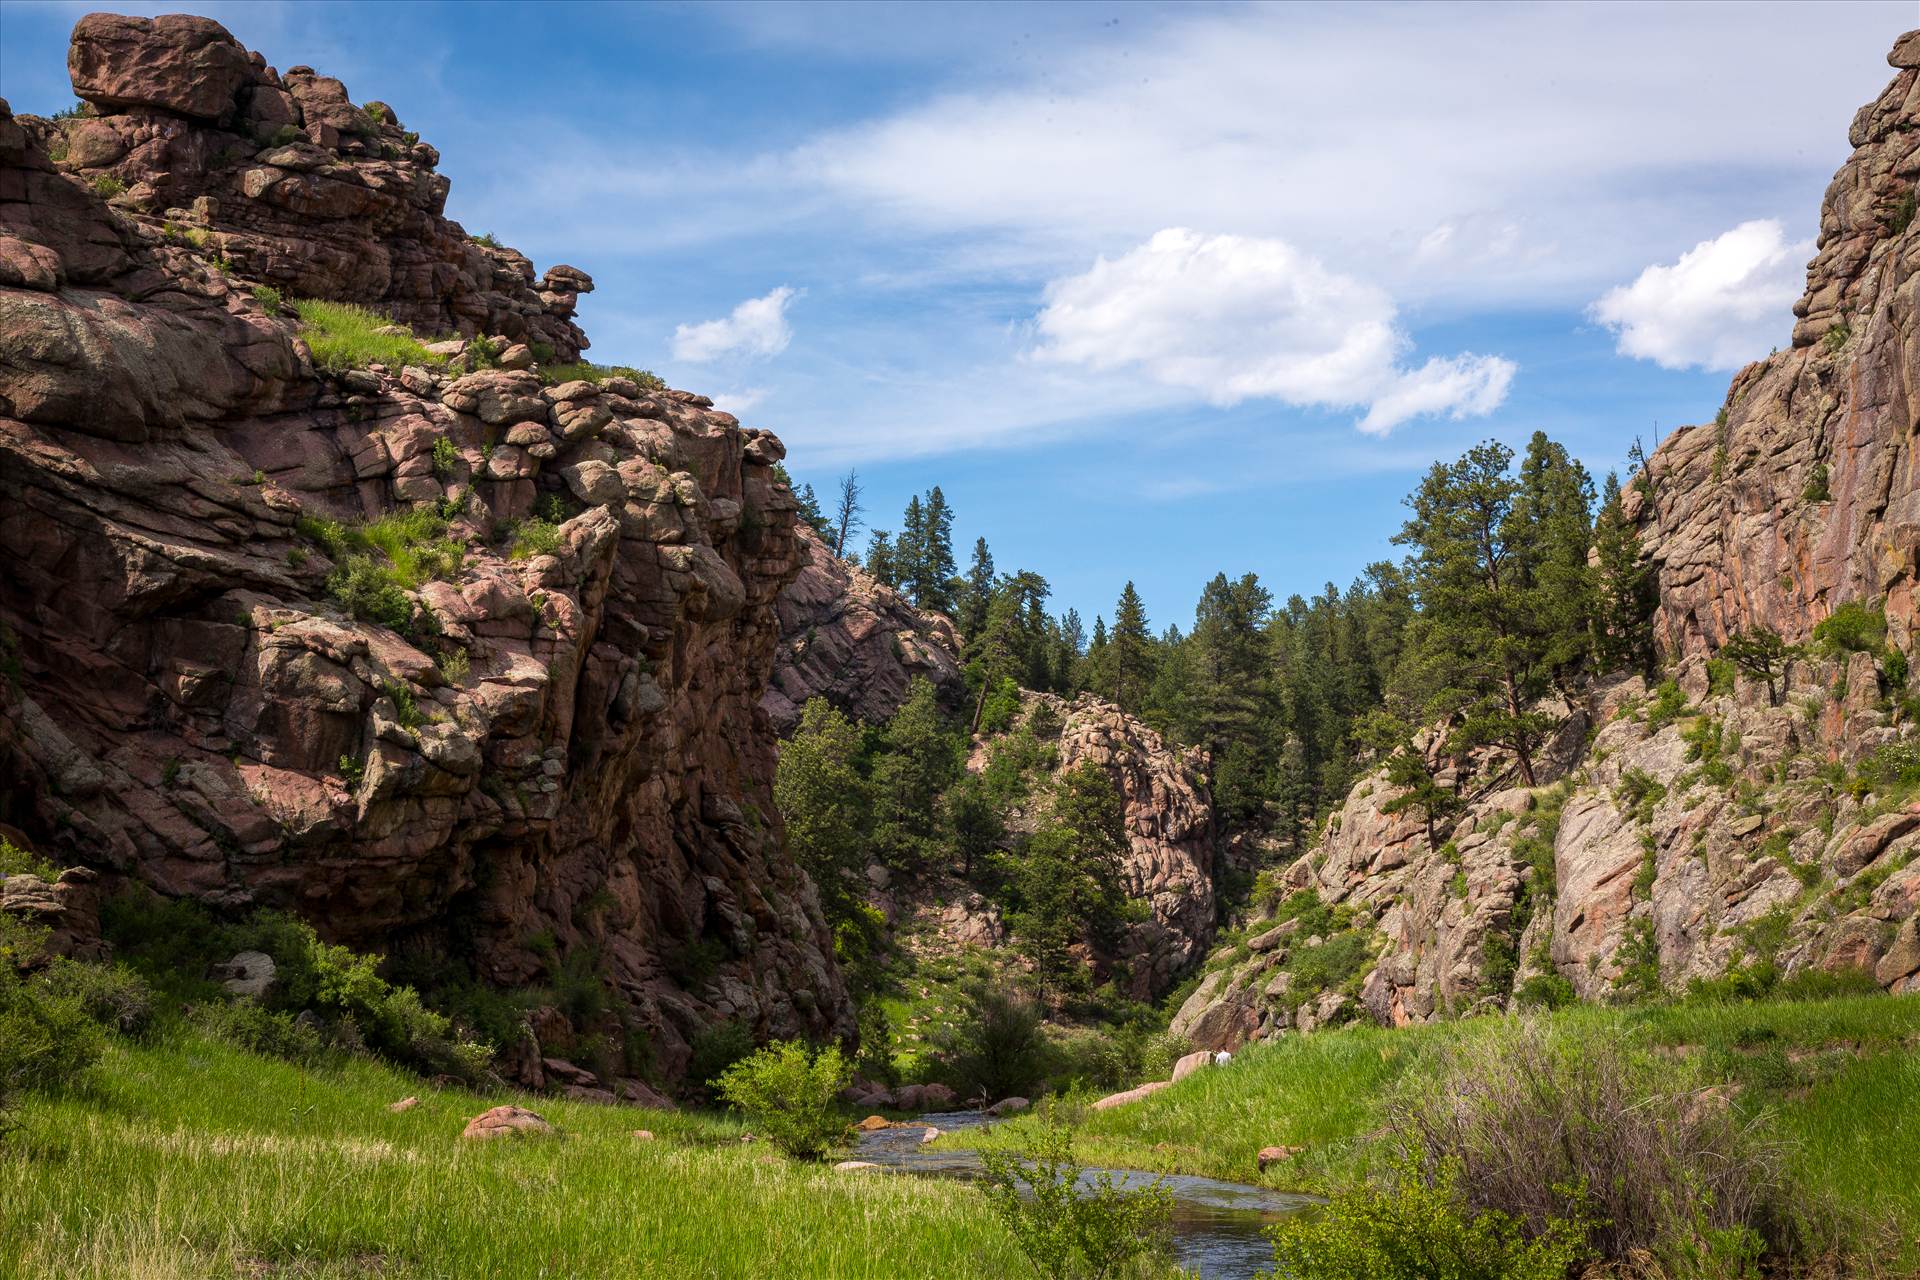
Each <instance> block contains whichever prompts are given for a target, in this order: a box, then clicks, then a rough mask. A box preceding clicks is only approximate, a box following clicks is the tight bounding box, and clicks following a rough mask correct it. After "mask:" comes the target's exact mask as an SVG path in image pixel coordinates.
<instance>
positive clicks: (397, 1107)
mask: <svg viewBox="0 0 1920 1280" xmlns="http://www.w3.org/2000/svg"><path fill="white" fill-rule="evenodd" d="M419 1105H420V1099H418V1098H411V1097H409V1098H402V1099H400V1101H398V1102H389V1103H388V1104H387V1110H389V1111H391V1112H393V1113H394V1114H395V1115H398V1114H400V1113H401V1112H402V1111H411V1110H413V1109H414V1108H415V1107H417V1106H419Z"/></svg>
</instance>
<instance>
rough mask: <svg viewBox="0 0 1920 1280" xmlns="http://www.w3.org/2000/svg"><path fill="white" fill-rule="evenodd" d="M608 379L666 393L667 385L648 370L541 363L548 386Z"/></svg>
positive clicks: (599, 381)
mask: <svg viewBox="0 0 1920 1280" xmlns="http://www.w3.org/2000/svg"><path fill="white" fill-rule="evenodd" d="M608 378H626V379H627V380H629V381H630V382H633V383H636V384H637V385H638V386H639V388H640V389H641V390H642V391H664V390H666V387H667V384H666V383H665V382H664V381H662V380H661V379H660V377H659V376H658V375H656V374H654V373H651V372H649V371H648V370H646V369H636V368H634V367H633V366H632V365H625V364H613V365H607V364H591V363H589V362H587V361H585V360H578V361H574V362H573V363H571V364H549V363H547V362H546V361H544V360H542V361H541V362H540V381H542V382H544V383H545V384H547V385H548V386H550V387H552V386H558V385H559V384H560V383H562V382H591V383H594V384H595V385H598V384H600V383H602V382H605V381H606V380H607V379H608Z"/></svg>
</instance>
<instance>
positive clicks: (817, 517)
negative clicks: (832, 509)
mask: <svg viewBox="0 0 1920 1280" xmlns="http://www.w3.org/2000/svg"><path fill="white" fill-rule="evenodd" d="M793 496H794V499H795V500H796V501H797V502H799V504H800V518H801V519H802V520H804V521H806V522H807V524H808V526H809V527H810V528H812V530H813V531H814V532H815V533H817V534H819V535H820V541H822V542H824V543H826V544H827V545H828V546H832V545H833V526H832V525H831V524H829V523H827V517H826V513H825V512H823V511H821V510H820V499H819V498H817V497H815V496H814V493H813V486H812V485H810V484H803V485H801V486H800V491H799V492H798V493H796V494H794V495H793Z"/></svg>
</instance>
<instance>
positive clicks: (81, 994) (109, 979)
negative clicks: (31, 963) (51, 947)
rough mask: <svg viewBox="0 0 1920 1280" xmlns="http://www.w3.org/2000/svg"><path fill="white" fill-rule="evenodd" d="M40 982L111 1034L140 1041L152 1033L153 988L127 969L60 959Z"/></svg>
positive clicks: (49, 966)
mask: <svg viewBox="0 0 1920 1280" xmlns="http://www.w3.org/2000/svg"><path fill="white" fill-rule="evenodd" d="M39 981H40V982H41V983H42V984H43V985H44V987H45V988H46V990H47V991H48V992H49V993H50V994H52V995H53V996H55V997H57V998H60V999H63V1000H73V1001H75V1002H77V1003H78V1004H79V1006H80V1008H81V1009H82V1010H84V1011H85V1013H86V1015H87V1016H88V1017H89V1018H92V1019H93V1020H94V1021H95V1022H97V1023H98V1024H100V1025H101V1026H102V1027H105V1028H106V1029H107V1030H108V1031H112V1032H116V1033H118V1034H119V1035H123V1036H130V1037H133V1038H136V1039H137V1038H139V1037H142V1036H144V1035H146V1034H147V1033H148V1032H149V1031H151V1030H152V1029H153V1020H154V1002H153V988H152V987H150V986H148V985H147V981H146V979H145V978H142V977H141V976H140V975H139V974H137V973H135V972H134V971H133V970H132V969H129V968H127V967H126V966H125V965H118V964H116V965H99V964H82V963H80V962H79V961H77V960H70V959H68V958H67V957H65V956H57V957H55V958H54V960H53V962H52V963H51V964H49V965H48V966H47V970H46V972H45V973H44V974H43V975H41V977H40V979H39Z"/></svg>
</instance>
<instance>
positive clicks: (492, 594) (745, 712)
mask: <svg viewBox="0 0 1920 1280" xmlns="http://www.w3.org/2000/svg"><path fill="white" fill-rule="evenodd" d="M70 63H71V67H72V70H73V77H74V83H75V88H76V91H78V92H79V93H80V94H81V95H82V96H83V97H85V98H87V100H88V101H89V102H91V103H92V104H93V106H92V107H91V109H90V110H89V111H88V112H87V113H86V114H84V115H81V116H79V117H75V118H70V119H63V120H59V121H49V120H40V119H36V118H33V117H22V118H19V119H15V118H14V117H12V116H11V115H10V114H9V113H8V112H7V110H6V108H5V106H4V104H0V545H4V547H5V549H6V554H5V555H4V557H0V647H4V650H5V653H4V658H5V666H6V668H7V676H6V678H4V679H0V813H5V814H7V815H9V821H12V822H14V823H16V824H18V825H19V826H20V827H22V828H24V829H25V831H26V834H27V835H28V836H29V837H31V838H32V839H33V840H34V842H35V843H36V844H37V845H38V846H39V848H40V850H41V852H42V853H43V854H44V855H46V856H47V857H49V858H50V859H52V860H54V861H56V862H60V863H62V864H80V865H84V866H87V867H92V868H95V869H98V870H100V871H103V872H107V873H110V875H111V876H112V877H113V878H115V879H118V880H121V881H139V882H144V883H145V884H147V885H150V886H152V887H153V888H155V889H157V890H159V891H161V892H163V893H166V894H171V895H193V896H195V897H198V898H201V899H203V900H206V901H209V902H212V903H215V904H218V905H220V906H223V907H232V908H241V907H249V906H279V907H285V908H290V909H293V910H296V911H298V912H300V913H301V914H303V915H305V916H307V917H308V918H309V919H311V920H312V921H313V922H314V923H315V924H316V925H317V926H318V927H320V928H321V929H322V930H323V931H324V932H325V933H327V934H328V935H329V936H331V937H333V938H335V939H337V940H340V941H344V942H348V943H352V944H356V945H359V946H362V947H371V948H377V949H382V950H385V949H388V948H390V947H399V948H422V949H427V950H431V951H438V952H444V953H448V954H451V955H453V956H455V957H456V958H458V959H460V960H462V961H463V962H465V963H466V964H467V965H469V966H470V967H471V968H472V970H473V971H474V972H475V973H477V974H478V975H479V976H480V977H482V978H484V979H487V980H490V981H494V982H499V983H525V982H529V981H534V980H537V979H538V978H540V976H541V975H542V973H543V970H549V969H550V968H551V967H552V966H553V965H554V964H555V963H556V959H555V958H556V956H567V955H572V954H574V953H576V952H577V953H581V954H584V955H585V956H588V957H591V959H592V961H593V964H594V966H595V970H596V972H597V973H598V974H599V976H600V978H601V979H602V980H603V981H604V982H605V983H606V984H607V985H608V987H609V989H610V990H611V992H612V993H613V995H614V996H615V1001H614V1005H615V1011H616V1014H617V1015H618V1017H619V1018H620V1019H621V1020H622V1021H623V1022H624V1023H625V1025H627V1026H628V1027H631V1028H634V1029H637V1030H641V1031H644V1032H646V1033H647V1034H648V1035H649V1036H650V1038H651V1042H652V1048H653V1052H654V1055H655V1060H656V1064H657V1065H658V1067H659V1068H660V1069H661V1070H662V1071H664V1072H666V1073H669V1074H671V1073H675V1072H677V1071H678V1070H679V1069H680V1067H681V1066H682V1064H684V1062H685V1061H686V1058H687V1054H688V1043H689V1041H690V1040H691V1038H692V1037H693V1036H694V1035H695V1034H697V1032H698V1031H699V1030H700V1029H701V1028H702V1027H704V1026H706V1025H709V1024H711V1023H713V1022H715V1021H717V1020H720V1019H737V1020H740V1021H741V1022H743V1023H745V1024H746V1025H748V1026H749V1027H751V1028H752V1029H753V1030H755V1031H756V1032H759V1033H761V1034H765V1035H794V1034H808V1035H812V1036H824V1035H832V1034H837V1033H842V1032H844V1031H846V1030H847V1029H848V1028H849V1027H850V1025H851V1011H850V1008H849V1004H848V1001H847V997H846V993H845V990H844V987H843V985H842V982H841V979H840V977H839V974H838V971H837V969H836V967H835V965H834V963H833V960H832V943H831V939H830V937H829V936H828V933H827V931H826V929H825V927H824V925H823V923H822V919H821V916H820V913H819V909H818V906H817V901H816V897H815V894H814V890H813V888H812V886H811V885H810V884H809V883H808V881H807V880H806V878H805V876H804V875H802V874H801V873H800V872H799V871H798V870H797V869H796V868H795V867H794V866H793V864H792V863H791V861H790V860H789V859H788V858H787V856H786V854H785V852H784V850H783V848H782V834H781V829H780V821H779V817H778V814H777V813H776V812H775V810H774V806H773V804H772V801H771V785H770V784H771V777H772V770H773V759H774V738H773V733H772V726H771V725H770V723H769V722H768V720H767V718H766V715H765V714H764V712H762V711H761V710H760V709H759V702H760V698H761V695H762V693H763V691H764V689H765V686H766V679H767V675H768V673H769V672H770V670H771V668H772V663H773V655H774V648H775V645H776V641H777V638H778V631H779V628H778V622H777V619H776V616H775V609H774V601H775V598H776V597H777V596H778V595H779V593H780V591H781V589H782V588H783V587H784V586H785V585H786V584H787V583H788V582H789V581H790V580H791V579H792V578H793V577H794V575H795V574H796V573H797V572H798V571H799V570H800V569H801V567H802V565H803V562H804V557H803V553H802V549H801V546H800V544H799V543H798V542H797V541H796V538H795V534H794V532H793V513H794V510H795V503H794V501H793V498H792V495H791V494H790V493H789V492H788V491H787V490H786V488H785V486H784V485H781V484H779V483H778V482H777V481H776V479H775V474H774V464H775V463H777V462H778V461H779V460H780V457H781V455H782V452H783V451H782V448H781V446H780V444H779V442H778V441H777V440H775V439H774V438H773V437H771V436H769V435H767V434H766V433H764V432H758V431H751V430H745V429H743V428H741V427H740V425H739V424H738V423H737V422H736V421H735V419H734V418H732V417H731V416H730V415H728V414H725V413H721V412H718V411H716V410H714V409H713V408H712V406H711V403H710V402H709V401H708V400H706V399H705V398H703V397H699V396H694V395H690V394H687V393H684V392H678V391H667V390H664V389H659V388H657V387H653V386H646V385H642V384H641V383H640V382H637V381H635V380H633V379H630V378H625V377H604V378H601V379H599V380H597V381H571V382H564V383H561V384H559V385H549V382H550V381H551V379H545V378H542V377H541V376H539V374H538V371H537V368H534V367H530V366H532V365H533V364H534V362H535V360H536V359H540V360H548V361H566V360H571V359H573V358H574V357H575V356H576V355H577V353H578V351H579V349H580V348H581V347H583V346H585V338H584V337H583V336H582V335H580V333H579V331H578V329H576V328H575V327H574V325H573V323H572V320H571V316H572V309H573V301H574V297H575V295H576V294H577V293H578V292H580V291H581V290H583V289H586V288H589V287H591V286H590V282H589V281H588V280H587V279H586V277H585V276H584V275H582V274H581V273H579V272H577V271H574V270H572V269H571V268H564V267H557V268H554V269H552V270H550V271H548V272H547V273H546V274H545V276H544V277H542V278H541V279H540V280H539V281H538V282H536V281H535V279H534V275H533V270H532V267H531V265H530V264H529V263H528V262H527V260H526V259H525V258H522V257H521V256H520V255H518V254H516V253H513V252H512V251H511V250H506V249H498V248H494V247H491V246H483V245H480V244H476V243H474V242H473V241H472V240H470V239H469V238H468V237H467V236H466V235H465V234H464V233H463V232H462V231H461V229H460V228H459V227H458V226H457V225H456V224H454V223H451V222H448V221H447V220H446V219H445V218H444V217H442V216H441V208H442V205H443V203H444V200H445V196H446V190H447V182H446V179H445V178H443V177H440V176H439V175H437V174H435V173H434V172H433V164H434V162H435V159H436V157H435V154H434V152H433V150H432V148H431V147H428V146H426V145H425V144H424V143H420V142H418V141H417V139H414V138H413V137H412V136H411V135H407V134H403V133H402V132H401V131H400V129H399V127H398V124H397V123H396V122H395V121H394V119H393V113H392V112H391V111H390V110H386V109H384V108H379V107H378V104H369V105H368V106H366V107H364V108H363V107H356V106H354V105H353V104H352V103H351V101H350V100H349V99H348V97H347V93H346V90H345V88H344V87H343V86H342V85H341V84H340V83H339V82H338V81H336V80H331V79H329V78H326V77H323V76H317V75H314V74H313V73H312V72H311V71H308V70H306V69H304V68H295V69H294V70H292V71H289V72H288V73H286V75H285V76H279V75H276V74H275V72H274V71H273V70H272V69H271V68H268V67H266V66H265V65H264V64H263V63H262V61H261V59H260V58H259V57H258V55H255V54H249V53H247V52H246V51H244V50H242V49H241V48H240V47H239V46H238V45H237V44H235V43H234V42H233V40H232V38H231V37H230V36H228V35H227V33H226V32H225V31H224V30H223V29H222V28H220V27H219V26H218V25H217V24H214V23H210V22H207V21H205V20H202V19H189V18H162V19H157V20H153V21H147V20H144V19H134V18H118V17H110V16H107V15H90V16H88V17H86V18H84V19H82V20H81V21H80V23H79V24H78V26H77V27H76V28H75V32H74V43H73V52H72V56H71V59H70ZM269 285H271V286H277V287H279V288H281V289H283V290H284V291H285V292H286V293H287V294H288V295H301V296H317V297H324V298H331V299H339V300H345V301H351V302H356V303H361V304H366V305H369V306H373V307H377V308H380V309H382V310H385V311H387V312H389V313H390V314H391V315H393V316H394V317H395V318H396V319H398V320H401V321H403V322H405V323H410V324H413V325H415V326H418V327H419V328H420V329H421V330H422V331H423V333H424V334H425V335H428V336H431V335H433V334H436V333H440V332H445V331H453V332H454V333H457V334H465V335H475V334H484V335H488V336H489V337H491V338H495V339H506V340H510V341H513V342H517V343H522V344H525V345H523V346H520V347H518V348H514V349H509V350H507V351H506V352H505V354H504V355H503V356H502V363H503V364H505V365H512V366H515V367H513V368H481V369H479V370H478V371H475V372H470V373H464V374H463V373H462V371H461V369H460V368H459V367H457V366H447V365H443V364H441V363H439V360H440V359H442V358H444V357H445V356H447V355H449V354H455V353H459V352H460V351H461V347H460V344H459V343H457V342H455V343H453V344H451V345H449V346H445V347H442V348H440V349H439V354H438V355H437V356H436V355H429V354H427V353H422V358H421V361H420V363H419V364H415V365H408V366H407V367H403V368H394V367H388V366H383V365H380V364H377V363H376V364H372V365H369V366H368V367H365V368H356V369H351V370H347V371H345V372H342V373H337V374H333V373H326V372H323V371H321V370H318V369H316V367H315V365H314V363H313V361H312V359H311V358H310V352H309V350H308V348H307V346H306V344H305V343H304V342H303V340H302V337H301V334H300V333H299V331H298V329H297V326H296V325H295V323H294V322H292V321H291V320H290V319H288V318H286V317H284V316H283V315H281V314H280V312H279V308H278V306H277V305H276V302H275V299H274V298H273V296H272V294H271V293H270V292H264V291H262V289H261V287H262V286H269ZM503 345H504V344H503V343H499V342H495V343H494V344H492V347H493V349H494V350H496V351H497V350H499V349H500V347H501V346H503ZM477 350H478V348H477V347H476V348H474V349H471V350H469V351H468V352H467V356H468V357H469V358H473V359H476V360H477V362H478V363H482V364H484V363H486V361H485V360H484V359H478V357H476V356H475V352H476V351H477ZM535 351H537V352H538V354H537V356H536V355H535V354H534V352H535ZM536 504H538V506H539V509H540V510H541V511H542V512H543V513H545V514H546V515H547V516H548V517H549V518H550V519H552V520H553V521H555V522H556V523H557V526H558V527H557V529H550V527H549V526H547V525H545V524H540V525H526V526H522V525H519V524H517V523H516V522H518V521H520V520H521V519H522V518H523V517H526V516H527V515H528V514H529V513H530V512H532V511H533V510H534V509H535V508H536ZM394 516H406V517H407V518H408V521H410V522H409V523H395V522H393V521H391V520H389V521H388V522H387V523H385V524H380V525H377V526H372V529H373V532H374V533H376V534H377V535H378V536H371V535H370V534H368V533H361V532H358V531H359V530H362V529H367V528H369V525H368V522H372V521H378V520H381V519H383V518H386V517H394ZM349 570H352V571H353V572H351V573H349V572H348V571H349ZM336 571H339V572H336ZM356 615H358V616H356ZM376 617H377V618H379V619H381V622H375V621H371V620H369V619H371V618H376ZM382 623H385V624H386V625H382ZM609 1016H610V1017H612V1016H614V1015H609Z"/></svg>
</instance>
